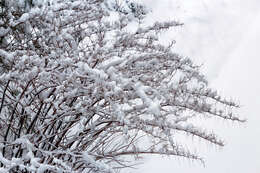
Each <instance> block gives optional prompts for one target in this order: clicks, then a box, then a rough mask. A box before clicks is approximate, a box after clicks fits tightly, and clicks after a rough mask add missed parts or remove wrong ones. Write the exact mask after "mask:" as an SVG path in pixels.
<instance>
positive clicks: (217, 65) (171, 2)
mask: <svg viewBox="0 0 260 173" xmlns="http://www.w3.org/2000/svg"><path fill="white" fill-rule="evenodd" d="M142 1H143V2H145V3H146V4H147V5H148V6H149V7H150V8H151V9H152V10H153V12H152V13H151V14H150V15H149V17H150V20H154V21H156V20H159V21H162V20H165V21H166V20H169V19H178V20H179V21H181V22H184V23H185V26H184V27H182V28H179V29H176V30H174V31H171V32H169V33H167V35H166V36H164V38H165V39H166V38H172V39H175V40H176V41H177V43H176V48H175V49H176V52H179V53H181V54H183V55H186V56H189V57H192V59H193V60H194V61H196V62H197V63H200V64H201V63H203V64H204V66H203V72H204V73H205V74H206V75H207V76H208V78H209V80H210V82H211V86H212V87H214V88H217V89H218V90H219V91H220V93H221V94H223V95H224V96H227V97H228V98H233V99H235V100H237V101H239V103H240V104H241V105H242V108H241V109H240V110H239V114H241V115H242V116H243V117H246V118H247V119H248V122H247V123H246V124H245V125H238V124H237V123H232V122H231V123H225V122H223V121H220V122H214V123H212V122H209V123H211V124H210V126H212V128H213V129H216V133H217V134H219V135H220V136H221V137H223V138H224V139H225V141H226V143H227V145H226V146H225V147H224V148H222V149H221V150H220V149H218V148H215V147H214V146H211V145H205V144H203V141H201V143H202V144H201V147H199V148H198V153H201V155H202V156H203V157H204V158H205V160H206V167H203V166H202V165H200V164H198V163H192V162H190V161H187V160H185V159H176V158H172V159H169V158H161V157H148V158H146V159H145V160H144V161H145V164H144V165H141V166H139V167H138V169H137V170H132V171H130V172H132V173H158V172H159V173H175V172H176V173H260V58H259V55H260V44H259V42H260V1H259V0H247V1H242V0H240V1H239V0H228V1H224V0H210V1H206V0H196V1H195V0H194V1H191V0H157V1H156V0H142ZM213 126H214V127H213Z"/></svg>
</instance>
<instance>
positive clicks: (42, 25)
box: [0, 0, 243, 172]
mask: <svg viewBox="0 0 260 173" xmlns="http://www.w3.org/2000/svg"><path fill="white" fill-rule="evenodd" d="M32 2H33V1H32ZM44 2H45V1H44ZM127 3H128V6H125V5H121V6H120V5H119V6H118V4H116V3H111V2H110V1H102V0H71V1H58V0H57V1H49V2H48V3H47V2H46V3H40V1H39V2H37V3H36V1H34V4H33V5H31V6H30V8H28V6H27V5H26V3H21V1H20V3H18V2H17V1H14V0H13V1H9V2H8V3H7V2H5V3H4V5H5V6H3V5H2V6H1V17H0V38H1V43H0V99H1V101H0V128H1V130H0V150H1V151H0V164H1V166H0V172H116V171H118V170H120V169H121V168H126V167H128V166H129V165H131V164H132V162H130V164H129V163H128V161H129V160H128V157H138V156H140V155H144V154H159V155H173V156H181V157H186V158H189V159H195V160H202V159H201V158H200V157H199V156H197V155H196V154H193V153H191V152H190V151H188V150H185V149H184V148H183V146H182V143H178V141H177V139H175V138H173V137H174V134H175V133H178V132H180V133H183V132H184V133H183V135H185V134H187V136H189V135H191V136H196V137H198V138H200V139H203V140H205V141H208V142H210V143H212V144H214V145H218V146H223V145H224V144H223V141H222V140H221V139H219V138H218V137H217V136H216V135H215V134H214V133H209V132H207V130H206V129H201V128H199V127H197V126H196V125H194V124H192V123H191V122H190V121H189V120H190V119H194V118H196V117H203V116H205V115H206V116H210V117H217V118H222V119H225V120H232V121H240V122H241V121H243V120H241V119H239V118H238V117H237V116H234V115H233V114H232V111H231V110H232V108H237V107H238V105H236V104H235V103H233V102H231V101H227V100H225V99H224V98H222V97H220V96H219V95H218V94H217V92H215V91H214V90H212V89H210V88H209V87H208V84H207V80H206V79H205V77H204V76H203V75H202V74H201V73H200V71H199V67H198V66H196V65H194V64H193V63H192V62H191V60H190V59H189V58H185V57H182V56H180V55H178V54H177V53H174V52H173V51H172V46H173V45H169V46H164V45H162V44H160V43H159V41H158V36H159V33H160V32H163V31H164V30H166V29H168V28H171V27H176V26H180V25H182V24H181V23H178V22H175V21H172V22H161V23H160V22H158V23H155V24H154V25H152V26H144V25H142V23H141V22H140V21H141V20H142V19H143V17H144V15H145V13H146V11H145V8H144V7H143V6H141V5H137V4H135V3H130V2H129V1H127ZM127 3H126V4H127ZM129 3H130V6H129ZM115 7H116V8H115ZM121 7H122V8H121ZM123 7H124V8H123ZM129 9H130V11H127V10H129ZM111 16H113V17H111ZM137 21H138V22H137ZM133 23H137V24H136V25H135V29H133V28H132V29H131V30H130V29H129V24H133ZM133 30H134V31H133ZM145 140H150V142H148V143H146V144H145V145H144V144H143V143H142V142H143V141H145Z"/></svg>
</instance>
